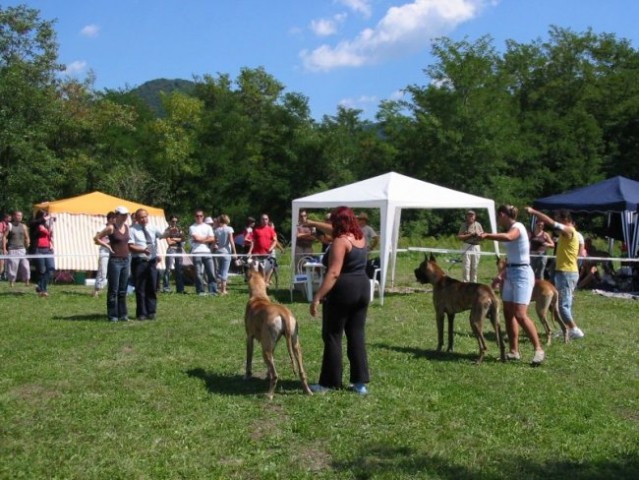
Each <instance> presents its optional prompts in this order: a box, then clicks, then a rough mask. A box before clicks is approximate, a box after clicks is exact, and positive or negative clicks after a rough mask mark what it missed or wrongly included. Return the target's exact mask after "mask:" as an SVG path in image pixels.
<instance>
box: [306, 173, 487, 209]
mask: <svg viewBox="0 0 639 480" xmlns="http://www.w3.org/2000/svg"><path fill="white" fill-rule="evenodd" d="M294 202H295V204H297V205H298V206H300V207H313V206H318V207H337V206H340V205H348V206H350V207H380V206H381V205H384V204H386V203H392V204H395V205H396V206H399V207H402V208H473V207H475V208H476V207H485V208H493V206H494V202H493V200H490V199H487V198H482V197H477V196H475V195H470V194H468V193H464V192H458V191H455V190H451V189H449V188H445V187H440V186H439V185H435V184H432V183H427V182H423V181H421V180H417V179H415V178H411V177H407V176H405V175H401V174H399V173H396V172H389V173H385V174H383V175H379V176H377V177H373V178H369V179H367V180H362V181H361V182H356V183H351V184H349V185H345V186H343V187H338V188H334V189H332V190H328V191H325V192H320V193H316V194H314V195H309V196H307V197H302V198H297V199H295V200H294Z"/></svg>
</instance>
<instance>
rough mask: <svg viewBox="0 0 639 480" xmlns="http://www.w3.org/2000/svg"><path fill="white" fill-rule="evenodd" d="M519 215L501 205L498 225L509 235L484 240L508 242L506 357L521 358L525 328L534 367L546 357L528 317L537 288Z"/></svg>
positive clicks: (504, 296) (504, 293) (486, 235)
mask: <svg viewBox="0 0 639 480" xmlns="http://www.w3.org/2000/svg"><path fill="white" fill-rule="evenodd" d="M517 213H518V210H517V208H515V207H513V206H512V205H502V206H500V207H499V208H498V209H497V223H498V224H499V226H500V227H501V228H502V229H503V230H504V232H505V233H483V234H482V235H481V238H482V239H485V240H496V241H498V242H505V243H506V253H507V260H506V261H507V263H506V278H505V280H504V287H503V289H502V299H503V301H504V317H505V318H506V331H507V332H508V343H509V344H510V352H508V353H507V354H506V358H507V359H508V360H520V359H521V355H520V354H519V327H518V325H521V327H522V328H523V329H524V330H525V331H526V334H527V335H528V338H530V341H531V342H532V344H533V347H534V348H535V355H534V357H533V359H532V366H538V365H539V364H541V363H542V362H543V361H544V357H545V354H544V351H543V349H542V348H541V343H540V342H539V335H537V328H536V327H535V324H534V323H533V321H532V320H531V319H530V317H529V316H528V304H529V303H530V297H531V296H532V289H533V287H534V285H535V277H534V274H533V271H532V269H531V268H530V243H529V242H528V233H527V232H526V227H524V226H523V225H522V224H521V223H520V222H517Z"/></svg>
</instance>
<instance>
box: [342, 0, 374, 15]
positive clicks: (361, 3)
mask: <svg viewBox="0 0 639 480" xmlns="http://www.w3.org/2000/svg"><path fill="white" fill-rule="evenodd" d="M337 2H338V3H341V4H342V5H344V6H346V7H348V8H350V9H351V10H353V11H354V12H357V13H360V14H362V15H363V16H364V17H365V18H368V17H370V16H371V14H372V13H373V11H372V9H371V5H370V0H337Z"/></svg>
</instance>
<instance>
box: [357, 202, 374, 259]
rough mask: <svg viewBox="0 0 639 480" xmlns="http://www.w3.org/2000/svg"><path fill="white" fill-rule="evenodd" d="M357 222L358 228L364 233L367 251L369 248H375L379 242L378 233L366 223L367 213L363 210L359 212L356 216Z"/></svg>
mask: <svg viewBox="0 0 639 480" xmlns="http://www.w3.org/2000/svg"><path fill="white" fill-rule="evenodd" d="M357 222H358V224H359V228H360V229H361V230H362V234H363V235H364V240H365V241H366V248H367V249H368V251H369V252H370V251H371V250H375V249H376V248H377V244H378V243H379V235H377V232H376V231H375V230H374V229H373V227H371V226H370V225H369V224H368V215H367V214H366V213H365V212H362V213H360V214H359V215H358V216H357Z"/></svg>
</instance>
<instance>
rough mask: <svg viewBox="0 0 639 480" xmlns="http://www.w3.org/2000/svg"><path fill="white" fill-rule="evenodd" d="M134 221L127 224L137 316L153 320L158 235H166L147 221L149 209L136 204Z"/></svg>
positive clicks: (156, 282) (141, 318) (155, 308)
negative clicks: (129, 225) (138, 206)
mask: <svg viewBox="0 0 639 480" xmlns="http://www.w3.org/2000/svg"><path fill="white" fill-rule="evenodd" d="M135 221H136V223H135V224H134V225H131V227H130V228H129V250H130V251H131V271H132V274H133V279H134V282H135V303H136V312H135V314H136V318H137V319H138V320H155V314H156V311H157V286H158V268H157V265H158V262H159V261H160V258H159V257H158V238H166V236H167V235H168V234H165V233H164V232H162V231H161V230H160V229H158V228H157V227H155V226H153V225H150V224H149V213H148V212H147V211H146V210H145V209H143V208H139V209H138V210H136V212H135Z"/></svg>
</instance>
